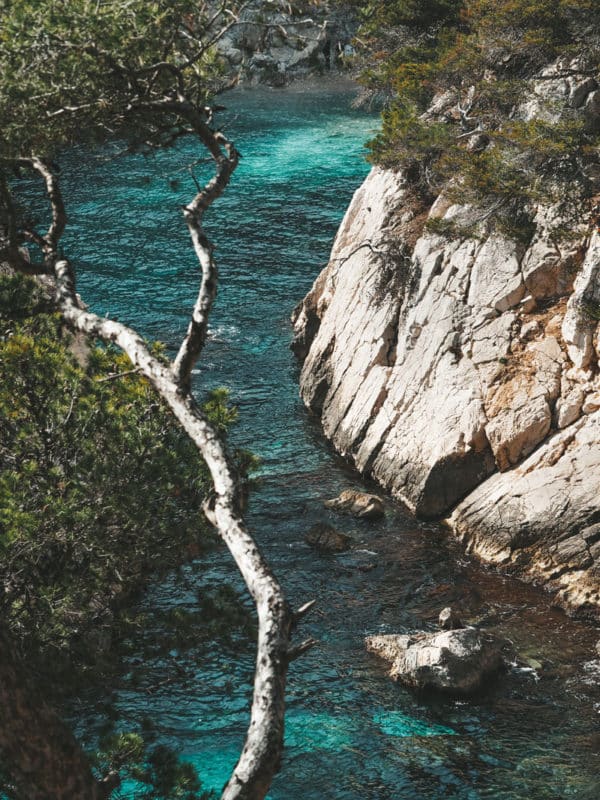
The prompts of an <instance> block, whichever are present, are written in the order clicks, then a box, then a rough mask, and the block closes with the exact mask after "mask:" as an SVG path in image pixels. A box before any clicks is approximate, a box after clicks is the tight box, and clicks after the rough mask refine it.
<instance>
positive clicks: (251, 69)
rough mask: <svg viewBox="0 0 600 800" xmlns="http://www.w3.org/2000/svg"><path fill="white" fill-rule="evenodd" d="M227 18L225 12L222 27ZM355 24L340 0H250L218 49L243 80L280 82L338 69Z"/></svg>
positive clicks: (349, 48)
mask: <svg viewBox="0 0 600 800" xmlns="http://www.w3.org/2000/svg"><path fill="white" fill-rule="evenodd" d="M229 21H230V20H229V18H228V17H227V16H226V15H225V14H223V25H224V27H225V26H227V25H228V23H229ZM356 28H357V20H356V15H355V13H354V12H353V10H352V8H351V7H350V6H348V7H346V6H344V4H343V3H339V2H338V3H335V4H333V5H332V6H330V4H329V3H327V2H323V3H319V4H317V5H315V4H313V3H310V2H307V0H297V2H294V3H290V2H287V0H286V1H285V2H283V0H274V2H271V3H269V4H265V3H264V2H262V0H251V2H249V3H246V4H245V5H244V8H243V10H242V12H241V13H240V15H239V21H238V22H237V23H236V24H234V25H231V26H228V29H227V32H226V33H225V35H224V36H223V37H222V38H221V39H220V40H219V42H218V43H217V45H216V48H217V52H218V54H219V56H220V58H221V59H222V61H223V64H224V68H225V71H226V72H227V73H228V74H229V75H232V76H235V77H236V78H237V79H239V80H241V81H243V82H244V83H246V84H258V83H263V84H268V85H270V86H284V85H285V84H286V83H288V82H289V81H291V80H294V79H296V78H304V77H307V76H311V75H322V74H324V73H327V72H331V71H336V70H337V69H339V68H340V67H341V66H342V61H343V58H344V56H345V55H349V54H351V53H352V52H353V47H352V44H351V43H352V38H353V36H354V34H355V33H356Z"/></svg>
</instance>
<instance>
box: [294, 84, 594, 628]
mask: <svg viewBox="0 0 600 800" xmlns="http://www.w3.org/2000/svg"><path fill="white" fill-rule="evenodd" d="M551 78H552V76H549V77H548V79H547V80H545V83H544V86H545V87H546V88H545V92H546V98H547V93H548V92H549V91H551V92H552V91H556V92H559V94H560V95H561V97H563V98H567V99H568V98H571V99H570V100H569V99H568V102H571V103H572V104H574V105H575V106H576V107H580V108H582V109H587V108H588V106H589V105H590V103H592V97H593V95H594V93H595V92H596V89H595V87H596V83H595V81H589V80H588V81H583V82H581V81H576V80H575V79H571V78H569V79H566V78H561V79H560V80H559V79H558V78H557V79H556V81H554V80H552V79H551ZM555 83H556V86H555V85H554V84H555ZM563 84H564V86H563ZM534 101H535V98H534V100H532V101H531V102H532V103H534ZM590 108H591V106H590ZM531 113H533V110H532V112H531ZM586 113H587V112H586ZM589 113H590V114H591V113H592V112H591V111H590V112H589ZM590 119H591V117H590ZM590 124H591V123H590ZM597 188H598V191H599V192H600V181H599V185H598V187H597ZM489 216H490V215H489V212H487V211H486V210H483V209H477V208H474V207H471V206H468V205H458V204H456V203H455V202H453V201H451V200H450V199H448V198H447V197H446V196H444V195H443V194H442V195H440V196H439V197H438V198H437V200H436V201H435V203H434V204H433V205H432V206H431V207H429V208H428V207H424V206H423V204H422V202H420V201H418V200H417V199H416V198H415V196H414V194H413V192H412V191H411V189H410V185H409V183H408V182H407V181H406V180H405V179H404V177H403V175H402V174H399V173H394V172H391V171H386V170H382V169H380V168H374V169H373V170H372V171H371V173H370V175H369V176H368V178H367V179H366V181H365V182H364V184H363V186H362V187H361V188H360V189H359V190H358V191H357V192H356V194H355V196H354V199H353V201H352V203H351V205H350V207H349V209H348V211H347V213H346V216H345V218H344V221H343V222H342V225H341V228H340V230H339V232H338V235H337V238H336V240H335V244H334V247H333V252H332V255H331V260H330V262H329V265H328V266H327V267H326V269H325V270H324V271H323V272H322V273H321V275H320V276H319V277H318V278H317V280H316V281H315V284H314V286H313V288H312V290H311V291H310V293H309V294H308V295H307V297H306V298H305V300H304V301H303V302H302V303H301V304H300V306H299V307H298V308H297V309H296V311H295V313H294V325H295V331H296V338H295V342H294V345H293V347H294V349H295V351H296V353H297V355H298V356H299V357H300V358H301V359H302V360H303V362H304V363H303V368H302V373H301V379H300V388H301V394H302V397H303V399H304V401H305V403H306V405H307V406H308V407H309V408H310V409H311V410H312V411H313V412H314V413H315V414H317V415H319V416H320V418H321V422H322V426H323V430H324V432H325V434H326V436H327V437H328V438H329V439H330V440H331V441H332V443H333V444H334V446H335V447H336V449H337V450H338V451H339V452H340V453H342V454H343V455H345V456H347V457H350V458H351V459H352V460H353V461H354V463H355V464H356V466H357V468H358V469H359V470H360V471H361V472H362V473H364V474H365V475H369V476H371V477H373V478H375V479H376V480H377V481H378V482H379V483H380V484H381V485H383V486H384V487H385V488H387V489H388V490H389V491H390V492H391V493H392V494H393V495H394V496H395V497H396V498H398V499H400V500H402V501H403V502H405V503H406V504H407V505H408V506H409V507H410V508H411V509H412V510H413V511H414V512H415V513H416V514H418V515H419V516H421V517H423V518H440V517H444V516H448V515H449V519H448V521H449V524H450V525H451V527H452V528H453V529H454V530H455V531H456V533H457V534H458V536H459V537H460V538H461V539H462V540H463V541H464V542H465V543H466V544H467V545H468V547H469V549H470V551H471V552H473V553H476V554H477V555H478V556H480V557H481V558H484V559H485V560H487V561H489V562H493V563H498V564H501V565H503V567H505V568H510V569H511V570H512V571H514V572H515V574H517V575H519V576H521V577H523V578H526V579H529V580H534V581H536V582H540V583H543V584H544V585H545V586H546V587H547V588H549V589H551V590H553V591H556V592H557V593H558V594H557V596H558V599H559V600H560V602H562V603H563V604H564V605H566V606H568V607H569V608H571V609H576V610H579V611H581V612H585V613H590V614H596V613H597V610H598V608H599V607H600V543H599V542H600V534H599V535H598V536H597V535H596V532H595V531H596V529H595V527H594V526H595V525H596V524H597V523H599V522H600V469H598V466H599V462H600V374H599V369H598V355H599V352H600V333H599V328H598V320H599V319H600V233H599V232H598V231H597V230H596V229H595V227H593V226H592V225H591V224H589V223H588V224H587V226H586V225H581V226H579V227H578V226H576V225H574V224H572V223H570V235H569V236H568V237H565V238H564V239H562V240H561V239H558V238H557V237H556V236H554V235H553V232H554V231H555V230H556V229H557V228H559V227H560V225H561V223H562V224H563V227H564V223H565V220H561V219H560V216H559V213H558V210H557V209H556V208H553V207H549V206H540V207H539V208H538V209H537V212H536V213H535V215H534V220H533V222H534V232H533V235H532V236H531V238H530V239H529V240H528V242H527V243H526V244H524V243H521V242H520V241H514V240H512V239H510V238H507V237H506V236H504V235H503V234H502V233H500V232H498V231H497V230H494V229H493V227H491V226H489V225H488V218H489ZM582 219H585V216H584V215H583V216H582ZM588 219H589V218H588ZM453 509H456V510H455V511H454V512H453V513H452V511H453Z"/></svg>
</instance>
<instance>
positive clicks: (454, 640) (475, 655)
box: [366, 628, 504, 695]
mask: <svg viewBox="0 0 600 800" xmlns="http://www.w3.org/2000/svg"><path fill="white" fill-rule="evenodd" d="M366 647H367V650H369V652H371V653H375V654H376V655H378V656H380V657H381V658H383V659H385V660H386V661H388V662H389V663H390V664H391V668H390V672H389V675H390V677H391V678H393V679H394V680H396V681H400V682H401V683H404V684H406V685H407V686H409V687H411V688H412V689H416V690H418V691H428V690H434V691H439V692H444V693H445V694H451V695H469V694H473V693H474V692H477V691H480V690H481V689H483V688H484V687H485V685H486V683H487V682H488V681H489V680H490V679H491V678H492V677H493V676H494V675H496V674H497V673H498V672H500V670H502V669H503V668H504V659H503V657H502V653H501V647H500V641H499V640H498V639H497V638H496V637H494V636H492V635H491V634H487V633H483V632H482V631H480V630H477V628H461V629H460V630H451V631H442V632H441V633H412V634H408V635H395V634H392V635H387V636H369V637H368V638H367V639H366Z"/></svg>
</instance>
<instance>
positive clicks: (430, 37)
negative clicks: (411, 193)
mask: <svg viewBox="0 0 600 800" xmlns="http://www.w3.org/2000/svg"><path fill="white" fill-rule="evenodd" d="M453 5H454V9H450V8H448V7H446V4H444V3H435V2H433V3H422V4H421V3H412V2H410V0H399V1H398V2H395V3H390V4H385V8H383V7H380V6H379V4H375V3H371V4H367V5H366V6H365V10H366V14H367V19H368V21H367V22H366V28H365V30H366V32H367V33H368V34H369V36H370V39H368V40H367V41H368V47H369V50H370V52H369V54H368V55H367V56H366V68H365V71H364V73H363V77H362V82H363V83H364V84H365V85H366V86H367V88H368V89H369V90H371V91H372V92H382V91H383V92H387V93H388V94H389V96H390V99H389V101H388V103H387V106H386V108H385V110H384V112H383V124H382V130H381V133H380V134H379V135H378V136H377V137H375V139H373V141H371V142H370V143H369V148H370V150H371V160H372V161H374V162H375V163H378V164H382V165H384V166H386V167H389V168H397V167H402V168H403V169H404V171H405V173H406V175H407V177H408V179H409V180H410V181H411V182H412V183H413V185H415V186H416V188H417V189H418V190H419V192H420V193H421V195H422V196H423V197H424V198H429V199H432V198H433V197H435V196H436V194H438V193H439V192H441V191H445V192H446V194H448V195H449V196H450V197H451V198H454V199H455V200H456V202H463V203H469V204H472V205H481V206H483V207H485V208H488V209H489V208H492V207H493V208H494V209H495V212H494V216H493V220H494V221H495V223H496V224H497V225H498V227H499V228H500V229H502V230H503V231H504V232H505V233H507V234H509V235H511V236H515V237H516V238H519V239H523V240H525V239H526V238H527V237H528V236H529V237H530V236H531V232H532V228H531V220H530V219H529V217H530V215H531V214H530V212H531V209H532V208H533V206H534V205H536V204H538V203H540V202H543V203H556V202H560V203H561V205H562V208H563V211H564V216H565V218H569V217H570V215H573V216H574V215H576V214H577V213H578V212H579V205H578V204H579V203H580V200H581V198H582V197H586V196H589V193H590V186H589V181H588V179H587V177H586V164H588V163H590V162H594V160H596V162H597V159H598V144H599V141H600V139H599V137H598V135H597V133H595V132H594V131H593V130H592V128H593V126H592V125H590V123H589V121H586V118H585V115H584V114H583V112H581V111H580V110H576V109H573V108H568V107H567V104H566V100H565V101H564V103H563V104H561V107H560V108H557V107H556V100H554V101H553V100H551V99H550V98H551V97H552V91H550V92H549V98H548V100H547V101H546V103H544V100H543V92H542V91H541V90H536V92H534V87H533V83H532V81H533V79H534V76H535V75H536V74H538V71H539V69H540V68H541V67H542V66H545V65H546V64H547V63H548V62H550V61H551V60H553V59H555V58H557V57H558V56H563V57H564V59H565V61H564V63H565V65H566V66H565V69H567V71H568V69H569V67H568V64H569V63H571V61H572V59H573V58H575V57H578V58H579V59H580V62H579V63H580V65H581V66H580V67H579V68H580V69H582V70H583V73H582V74H583V75H587V74H589V73H590V72H591V71H592V70H593V69H594V68H597V67H598V65H599V64H600V50H599V49H598V48H597V47H596V48H595V49H594V46H591V47H590V39H589V34H590V32H591V31H592V30H595V31H596V32H598V31H599V27H598V17H597V14H594V3H593V2H591V0H551V1H550V2H548V0H463V1H462V2H461V3H456V4H453ZM434 100H435V103H434V104H433V106H432V102H433V101H434ZM528 101H531V103H530V105H532V108H533V111H532V110H531V109H529V110H525V104H526V103H527V102H528ZM430 109H431V110H430ZM532 117H533V118H532ZM586 193H587V194H586ZM488 218H489V215H488Z"/></svg>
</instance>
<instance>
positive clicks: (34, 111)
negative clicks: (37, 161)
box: [0, 0, 236, 159]
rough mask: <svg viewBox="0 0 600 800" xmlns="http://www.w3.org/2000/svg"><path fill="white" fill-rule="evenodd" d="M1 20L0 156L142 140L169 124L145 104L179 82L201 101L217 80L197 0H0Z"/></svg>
mask: <svg viewBox="0 0 600 800" xmlns="http://www.w3.org/2000/svg"><path fill="white" fill-rule="evenodd" d="M231 6H232V8H235V6H236V3H232V4H231ZM0 19H2V25H1V26H0V159H1V158H6V159H14V158H17V157H19V156H23V157H29V156H31V155H32V154H36V155H38V156H41V157H47V156H52V155H54V154H55V153H56V151H57V148H59V147H60V146H62V145H65V144H69V143H72V142H81V141H83V140H87V141H92V142H93V141H102V140H105V139H107V138H112V137H115V136H118V137H122V138H125V139H127V140H128V141H130V142H131V143H132V145H133V146H140V145H141V144H143V143H144V142H145V141H146V140H148V139H150V140H152V138H153V137H155V136H157V135H158V128H161V132H167V131H168V130H169V128H172V126H173V120H170V121H167V122H165V121H164V120H162V121H161V122H160V123H158V124H157V120H156V117H157V111H156V109H148V108H145V107H144V106H145V104H147V103H150V104H152V103H153V102H155V101H157V100H158V99H162V98H164V97H168V96H169V95H170V96H173V93H175V92H177V91H180V90H183V91H184V92H185V93H186V94H187V95H188V97H189V98H190V99H192V100H194V101H196V102H201V101H202V100H203V99H205V98H206V97H207V96H208V94H209V93H210V91H211V89H212V88H213V86H214V83H213V81H214V78H215V75H216V70H215V65H214V63H212V53H211V51H210V46H209V42H208V39H210V36H211V35H214V33H215V31H214V30H213V31H209V30H208V25H209V20H208V17H206V16H203V14H202V12H201V11H200V8H199V4H198V3H197V2H195V0H175V2H170V1H168V0H154V2H146V0H102V2H91V1H90V0H68V2H67V0H52V2H50V0H0ZM219 24H221V21H219ZM203 37H205V40H206V41H204V42H203ZM163 129H164V130H163Z"/></svg>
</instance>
